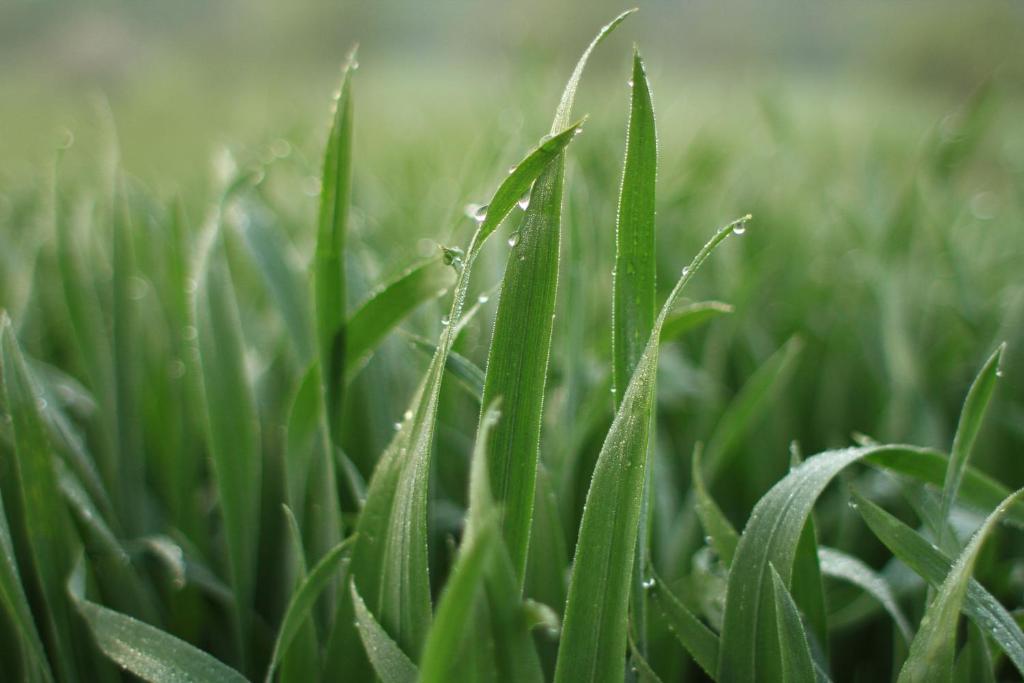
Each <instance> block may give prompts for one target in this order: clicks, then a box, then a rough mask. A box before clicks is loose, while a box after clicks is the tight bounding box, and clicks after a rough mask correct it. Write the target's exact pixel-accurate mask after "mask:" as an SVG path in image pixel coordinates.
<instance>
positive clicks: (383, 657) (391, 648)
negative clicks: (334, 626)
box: [352, 581, 417, 683]
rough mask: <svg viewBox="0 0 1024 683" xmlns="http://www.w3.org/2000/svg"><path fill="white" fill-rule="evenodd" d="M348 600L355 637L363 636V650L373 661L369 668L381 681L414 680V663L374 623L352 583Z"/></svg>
mask: <svg viewBox="0 0 1024 683" xmlns="http://www.w3.org/2000/svg"><path fill="white" fill-rule="evenodd" d="M352 602H353V604H354V605H355V613H356V619H357V620H358V621H357V626H358V628H359V636H360V637H361V638H362V639H363V644H364V646H365V647H366V653H367V654H368V655H369V657H370V662H372V663H373V669H374V671H376V672H377V675H378V676H380V679H381V681H383V683H414V681H416V676H417V674H416V665H415V664H413V663H412V660H411V659H409V657H408V656H406V654H405V653H404V652H402V648H400V647H399V646H398V643H396V642H395V641H394V640H392V639H391V636H389V635H388V634H387V632H386V631H385V630H384V628H383V627H381V625H380V624H379V623H378V622H377V620H376V619H375V618H374V616H373V614H371V613H370V610H369V609H367V607H366V603H364V602H363V598H362V597H361V596H360V595H359V590H358V589H357V588H356V584H355V582H354V581H353V582H352Z"/></svg>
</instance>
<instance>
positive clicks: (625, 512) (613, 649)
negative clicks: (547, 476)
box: [555, 219, 746, 681]
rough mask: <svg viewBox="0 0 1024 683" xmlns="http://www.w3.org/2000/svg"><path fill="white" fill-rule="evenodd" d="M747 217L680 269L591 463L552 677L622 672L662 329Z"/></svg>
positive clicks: (600, 677)
mask: <svg viewBox="0 0 1024 683" xmlns="http://www.w3.org/2000/svg"><path fill="white" fill-rule="evenodd" d="M745 221H746V219H742V220H740V221H736V222H734V223H731V224H729V225H728V226H726V227H724V228H722V229H721V230H719V231H718V232H717V233H716V234H715V236H714V237H712V238H711V240H710V241H709V242H708V243H707V244H706V245H704V248H702V249H701V250H700V252H699V253H698V254H697V256H696V257H695V258H694V259H693V261H692V262H691V263H690V266H689V267H688V268H686V269H684V270H683V276H682V277H681V278H680V280H679V281H678V282H677V283H676V286H675V288H673V290H672V292H671V294H670V295H669V297H668V299H667V300H666V302H665V304H664V306H663V307H662V309H661V313H660V314H659V315H658V318H657V320H655V323H654V327H653V329H652V330H651V334H650V336H649V338H648V341H647V346H646V348H645V349H644V354H643V356H642V357H641V359H640V362H639V363H638V364H637V369H636V371H635V372H634V373H633V377H632V379H630V382H629V386H628V387H627V389H626V391H625V392H624V394H623V396H622V403H621V404H620V405H619V408H618V410H617V411H616V413H615V419H614V420H613V422H612V425H611V427H610V428H609V430H608V435H607V437H606V439H605V442H604V445H603V446H602V448H601V452H600V454H599V455H598V459H597V464H596V466H595V467H594V474H593V477H592V479H591V483H590V490H589V492H588V493H587V503H586V505H585V506H584V512H583V520H582V522H581V524H580V531H579V537H578V540H577V542H576V555H575V559H574V561H573V571H572V578H571V580H570V584H569V599H568V601H567V602H566V608H565V625H564V628H563V630H562V641H561V643H560V645H559V649H558V663H557V668H556V673H555V680H556V681H605V680H608V681H611V680H615V679H616V678H618V677H621V672H622V668H623V666H624V665H625V650H626V626H627V606H628V603H629V587H630V578H631V574H632V571H633V558H634V555H633V553H634V551H635V547H636V539H637V530H638V524H639V521H640V508H641V500H642V493H643V486H644V481H645V478H646V472H647V460H648V457H647V456H648V439H649V436H650V426H651V412H652V410H653V409H654V398H655V378H656V375H657V369H658V349H659V339H660V335H661V326H662V325H663V324H664V323H665V319H666V318H667V317H668V314H669V313H670V312H671V311H672V307H673V306H674V305H675V303H676V301H677V300H678V298H679V294H680V292H682V290H683V288H684V287H685V286H686V284H687V283H688V282H689V281H690V279H691V278H692V277H693V275H694V273H695V272H696V271H697V270H698V269H699V268H700V266H701V265H702V264H703V263H704V261H705V260H707V258H708V256H709V255H710V254H711V252H712V251H713V250H714V248H715V247H716V246H718V245H719V244H720V243H721V242H722V240H724V239H725V238H726V237H728V236H729V235H730V234H732V231H733V230H734V229H735V228H736V227H737V226H739V225H742V224H743V223H745Z"/></svg>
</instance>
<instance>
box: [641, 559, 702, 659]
mask: <svg viewBox="0 0 1024 683" xmlns="http://www.w3.org/2000/svg"><path fill="white" fill-rule="evenodd" d="M648 585H649V586H650V588H649V590H650V593H651V599H652V602H653V603H654V605H655V606H656V607H657V608H658V609H659V611H660V612H661V614H662V615H663V616H664V617H665V622H666V623H667V624H668V627H669V630H670V631H671V632H672V635H674V636H675V637H676V639H677V640H678V641H679V642H680V643H682V645H683V647H685V648H686V651H687V652H689V653H690V656H691V657H693V661H695V662H697V665H698V666H699V667H700V668H701V669H703V670H704V673H706V674H707V675H708V676H710V677H711V678H714V677H715V671H716V670H717V669H718V635H717V634H716V633H715V632H714V631H712V630H711V629H710V628H708V627H707V626H705V625H704V622H702V621H701V620H700V619H698V618H697V617H696V616H695V615H694V614H693V612H691V611H690V610H689V609H687V608H686V605H684V604H683V603H682V602H681V601H680V600H679V598H677V597H676V596H675V595H673V594H672V591H671V590H669V588H668V586H666V585H665V582H664V581H662V580H661V578H660V577H659V576H657V575H655V576H654V584H653V585H651V584H648Z"/></svg>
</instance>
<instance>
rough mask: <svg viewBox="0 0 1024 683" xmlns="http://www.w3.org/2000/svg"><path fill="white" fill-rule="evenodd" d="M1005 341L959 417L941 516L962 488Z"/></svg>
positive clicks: (976, 382)
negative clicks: (965, 471)
mask: <svg viewBox="0 0 1024 683" xmlns="http://www.w3.org/2000/svg"><path fill="white" fill-rule="evenodd" d="M1005 348H1006V344H1001V345H1000V346H999V348H998V349H996V350H995V353H993V354H992V355H991V356H989V359H988V360H987V361H985V365H984V366H982V368H981V371H979V372H978V376H977V377H976V378H975V380H974V382H973V383H972V384H971V388H970V390H969V391H968V392H967V399H966V400H965V401H964V407H963V411H961V413H960V421H959V423H958V424H957V428H956V435H955V436H954V437H953V448H952V450H951V451H950V453H949V465H948V469H947V470H946V478H945V481H944V483H943V485H942V519H943V520H946V519H949V512H950V510H951V509H952V507H953V502H954V501H955V500H956V496H957V492H958V491H959V490H960V482H961V481H963V478H964V470H965V469H966V467H967V461H968V460H969V459H970V456H971V448H972V447H973V446H974V441H975V440H976V439H977V437H978V431H979V430H980V429H981V422H982V420H983V419H984V418H985V409H986V408H988V403H989V400H990V399H991V398H992V392H993V391H994V390H995V388H996V379H997V377H998V373H999V360H1000V358H1001V357H1002V355H1003V350H1004V349H1005ZM944 537H945V534H942V535H941V536H940V538H939V545H942V544H943V541H944V540H945V539H944Z"/></svg>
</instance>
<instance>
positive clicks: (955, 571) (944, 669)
mask: <svg viewBox="0 0 1024 683" xmlns="http://www.w3.org/2000/svg"><path fill="white" fill-rule="evenodd" d="M1022 497H1024V489H1021V490H1019V491H1017V492H1016V493H1014V494H1012V495H1011V496H1010V497H1009V498H1007V499H1006V500H1005V501H1003V503H1002V504H1001V505H1000V506H999V507H997V508H996V509H995V510H994V511H993V512H992V514H990V515H989V516H988V517H987V518H986V519H985V522H984V523H983V524H982V525H981V528H979V529H978V530H977V531H976V532H974V536H973V537H971V540H970V542H969V543H968V544H967V547H966V548H964V550H963V552H962V553H961V554H960V557H958V558H957V560H956V562H955V563H954V564H953V567H952V569H950V571H949V574H948V575H947V576H946V578H945V580H944V581H943V582H942V585H941V586H940V587H939V589H938V591H937V592H936V594H935V599H934V600H933V601H932V603H931V604H930V605H928V609H927V610H926V611H925V614H924V617H922V619H921V626H920V628H919V629H918V631H917V635H916V636H915V637H914V640H913V642H911V644H910V654H909V655H908V657H907V661H906V662H904V664H903V668H902V669H901V670H900V675H899V683H918V682H921V683H924V682H925V681H936V682H939V683H941V682H943V681H952V680H953V663H954V651H955V648H956V630H957V623H958V622H959V618H960V610H961V609H962V608H963V603H964V598H965V596H966V594H967V587H968V585H969V582H970V579H971V574H972V573H973V572H974V565H975V563H976V562H977V561H978V555H979V554H980V552H981V547H982V544H983V543H984V542H985V540H986V539H987V538H988V536H989V534H990V533H991V532H992V530H993V529H994V528H995V526H996V523H997V522H998V521H999V518H1000V517H1002V516H1003V515H1004V514H1005V513H1006V509H1007V508H1008V507H1009V505H1010V503H1012V502H1013V501H1015V500H1020V499H1021V498H1022Z"/></svg>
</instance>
